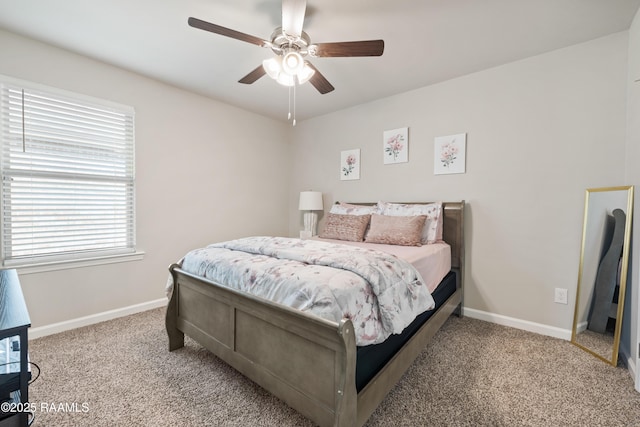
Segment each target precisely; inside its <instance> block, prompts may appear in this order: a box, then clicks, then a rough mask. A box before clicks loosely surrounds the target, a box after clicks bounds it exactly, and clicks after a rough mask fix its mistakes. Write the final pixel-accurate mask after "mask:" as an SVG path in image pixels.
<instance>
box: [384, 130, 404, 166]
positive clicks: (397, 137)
mask: <svg viewBox="0 0 640 427" xmlns="http://www.w3.org/2000/svg"><path fill="white" fill-rule="evenodd" d="M382 149H383V150H384V154H383V156H384V164H385V165H388V164H392V163H406V162H408V161H409V128H398V129H393V130H386V131H384V132H383V133H382Z"/></svg>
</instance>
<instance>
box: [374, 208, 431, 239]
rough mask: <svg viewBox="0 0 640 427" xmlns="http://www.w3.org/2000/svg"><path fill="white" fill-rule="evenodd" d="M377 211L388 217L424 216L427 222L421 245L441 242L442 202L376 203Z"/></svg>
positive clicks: (423, 230)
mask: <svg viewBox="0 0 640 427" xmlns="http://www.w3.org/2000/svg"><path fill="white" fill-rule="evenodd" d="M378 211H379V212H380V213H381V214H382V215H389V216H417V215H425V216H426V217H427V220H426V221H425V222H424V228H423V229H422V244H430V243H436V242H441V241H442V229H443V225H442V217H443V215H442V202H435V203H429V204H413V203H389V202H378Z"/></svg>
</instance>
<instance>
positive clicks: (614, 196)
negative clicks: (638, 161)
mask: <svg viewBox="0 0 640 427" xmlns="http://www.w3.org/2000/svg"><path fill="white" fill-rule="evenodd" d="M632 206H633V186H625V187H606V188H589V189H587V192H586V196H585V207H584V225H583V229H582V246H581V249H580V266H579V269H578V288H577V291H576V305H575V313H574V318H573V330H572V333H571V342H572V343H573V344H575V345H577V346H578V347H580V348H582V349H584V350H586V351H588V352H589V353H591V354H593V355H594V356H596V357H598V358H600V359H602V360H604V361H605V362H608V363H610V364H612V365H613V366H616V365H617V364H618V348H619V346H620V331H621V328H622V314H623V313H622V312H623V308H624V295H625V288H626V283H627V270H628V266H629V245H630V239H631V218H632Z"/></svg>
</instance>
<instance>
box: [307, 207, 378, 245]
mask: <svg viewBox="0 0 640 427" xmlns="http://www.w3.org/2000/svg"><path fill="white" fill-rule="evenodd" d="M370 218H371V215H343V214H335V213H331V212H329V213H328V214H327V217H326V218H325V220H324V228H323V229H322V232H321V233H320V234H319V235H318V237H321V238H323V239H336V240H348V241H350V242H362V239H363V237H364V232H365V230H366V229H367V226H368V225H369V220H370Z"/></svg>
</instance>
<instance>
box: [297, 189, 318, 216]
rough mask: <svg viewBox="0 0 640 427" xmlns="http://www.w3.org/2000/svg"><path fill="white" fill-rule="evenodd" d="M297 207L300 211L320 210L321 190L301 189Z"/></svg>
mask: <svg viewBox="0 0 640 427" xmlns="http://www.w3.org/2000/svg"><path fill="white" fill-rule="evenodd" d="M298 209H300V210H301V211H321V210H322V209H323V206H322V192H320V191H301V192H300V204H299V206H298Z"/></svg>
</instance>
